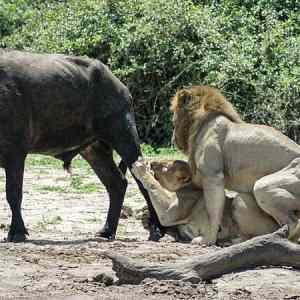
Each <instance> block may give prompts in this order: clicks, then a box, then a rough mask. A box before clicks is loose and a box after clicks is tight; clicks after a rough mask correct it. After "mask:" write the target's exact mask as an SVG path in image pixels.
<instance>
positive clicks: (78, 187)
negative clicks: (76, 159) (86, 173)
mask: <svg viewBox="0 0 300 300" xmlns="http://www.w3.org/2000/svg"><path fill="white" fill-rule="evenodd" d="M70 187H71V189H72V191H73V192H77V193H95V192H98V191H99V184H96V183H84V181H83V178H82V177H81V176H80V175H72V177H71V184H70Z"/></svg>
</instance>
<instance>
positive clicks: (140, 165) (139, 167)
mask: <svg viewBox="0 0 300 300" xmlns="http://www.w3.org/2000/svg"><path fill="white" fill-rule="evenodd" d="M131 171H132V173H133V174H134V175H135V176H136V177H137V178H142V177H143V176H144V175H145V174H146V173H147V165H146V163H145V162H144V161H142V160H138V161H136V162H135V163H133V164H132V169H131Z"/></svg>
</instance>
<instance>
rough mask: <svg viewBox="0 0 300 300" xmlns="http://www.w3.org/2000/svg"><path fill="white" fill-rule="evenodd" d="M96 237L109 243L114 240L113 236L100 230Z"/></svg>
mask: <svg viewBox="0 0 300 300" xmlns="http://www.w3.org/2000/svg"><path fill="white" fill-rule="evenodd" d="M96 237H102V238H105V239H107V240H109V241H113V240H114V239H115V234H114V233H111V232H109V231H107V230H104V229H102V230H100V231H98V232H97V233H96Z"/></svg>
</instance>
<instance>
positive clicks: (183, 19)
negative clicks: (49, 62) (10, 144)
mask: <svg viewBox="0 0 300 300" xmlns="http://www.w3.org/2000/svg"><path fill="white" fill-rule="evenodd" d="M0 46H2V47H10V48H18V49H26V50H31V51H41V52H60V53H70V54H75V55H88V56H91V57H96V58H99V59H100V60H102V61H103V62H104V63H106V64H108V65H109V67H110V68H111V69H112V70H113V72H114V73H115V74H116V75H117V76H118V77H119V78H120V79H121V80H122V81H123V82H125V83H126V84H127V86H128V87H129V88H130V90H131V93H132V94H133V96H134V100H135V111H136V116H137V123H138V128H139V132H140V136H141V138H142V140H143V142H146V143H149V144H152V145H168V143H169V141H170V135H171V122H170V119H171V117H170V113H169V110H168V107H169V100H170V97H171V96H172V95H173V94H174V92H175V91H176V89H178V88H181V87H182V86H187V85H190V84H210V85H213V86H216V87H218V88H220V89H221V90H222V91H223V92H224V93H225V95H226V96H227V97H228V98H229V99H230V100H231V101H232V102H233V103H234V105H235V106H236V107H237V109H238V111H239V112H240V113H241V115H242V117H243V118H244V119H245V120H246V121H249V122H254V123H265V124H270V125H272V126H274V127H276V128H278V129H280V130H282V131H283V132H284V133H286V134H288V135H289V136H290V137H292V138H293V139H295V140H297V141H300V84H299V83H300V2H299V1H298V0H243V1H242V0H240V1H238V0H224V1H221V0H219V1H218V0H214V1H213V0H212V1H205V0H203V1H200V0H198V1H197V0H193V1H192V0H167V1H166V0H155V1H153V0H139V1H135V0H110V1H109V0H106V1H105V0H102V1H101V0H85V1H84V0H82V1H77V0H60V1H59V0H56V1H55V0H48V1H41V0H14V1H13V0H11V1H9V0H0Z"/></svg>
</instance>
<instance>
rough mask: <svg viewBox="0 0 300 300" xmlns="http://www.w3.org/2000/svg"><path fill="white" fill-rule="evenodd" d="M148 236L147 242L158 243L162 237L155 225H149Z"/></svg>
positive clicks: (162, 234)
mask: <svg viewBox="0 0 300 300" xmlns="http://www.w3.org/2000/svg"><path fill="white" fill-rule="evenodd" d="M149 230H150V234H149V238H148V240H149V241H152V242H158V241H159V240H160V239H161V238H162V237H163V236H164V233H163V232H162V231H161V230H160V229H159V227H157V226H155V225H150V228H149Z"/></svg>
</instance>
